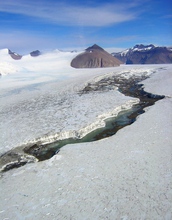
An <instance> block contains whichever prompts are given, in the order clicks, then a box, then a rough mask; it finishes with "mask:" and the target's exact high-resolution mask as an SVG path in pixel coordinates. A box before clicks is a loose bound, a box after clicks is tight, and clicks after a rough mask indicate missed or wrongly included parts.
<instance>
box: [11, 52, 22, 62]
mask: <svg viewBox="0 0 172 220" xmlns="http://www.w3.org/2000/svg"><path fill="white" fill-rule="evenodd" d="M8 53H9V55H10V56H11V57H12V58H13V59H14V60H21V58H22V56H21V55H19V54H17V53H15V52H12V51H11V50H8Z"/></svg>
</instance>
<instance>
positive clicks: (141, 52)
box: [112, 44, 172, 64]
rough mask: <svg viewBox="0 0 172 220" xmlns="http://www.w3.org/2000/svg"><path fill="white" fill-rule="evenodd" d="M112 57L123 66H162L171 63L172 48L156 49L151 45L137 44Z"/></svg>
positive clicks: (113, 54)
mask: <svg viewBox="0 0 172 220" xmlns="http://www.w3.org/2000/svg"><path fill="white" fill-rule="evenodd" d="M112 56H114V57H115V58H117V59H119V60H120V61H121V62H122V63H125V64H163V63H172V47H156V46H154V45H153V44H150V45H143V44H137V45H135V46H134V47H132V48H129V49H126V50H124V51H122V52H118V53H115V52H114V53H112Z"/></svg>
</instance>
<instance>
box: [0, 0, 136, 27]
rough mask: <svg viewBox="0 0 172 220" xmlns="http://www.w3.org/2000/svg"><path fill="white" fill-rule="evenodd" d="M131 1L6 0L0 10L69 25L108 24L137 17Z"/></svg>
mask: <svg viewBox="0 0 172 220" xmlns="http://www.w3.org/2000/svg"><path fill="white" fill-rule="evenodd" d="M135 6H136V5H135V4H133V3H127V4H104V5H98V6H94V7H93V6H82V5H75V6H72V5H71V2H69V3H68V4H64V3H52V2H51V1H47V2H46V1H33V0H30V1H24V0H23V1H22V0H15V1H14V0H6V1H3V2H0V11H2V12H10V13H15V14H22V15H26V16H31V17H35V18H39V19H43V20H46V21H49V22H52V23H56V24H61V25H69V26H73V25H76V26H80V25H81V26H95V27H96V26H97V27H101V26H109V25H112V24H116V23H121V22H124V21H130V20H132V19H135V18H136V17H137V15H136V13H135V10H133V9H134V7H135Z"/></svg>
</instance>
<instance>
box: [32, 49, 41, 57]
mask: <svg viewBox="0 0 172 220" xmlns="http://www.w3.org/2000/svg"><path fill="white" fill-rule="evenodd" d="M30 55H31V56H32V57H38V56H39V55H41V52H40V51H39V50H35V51H32V52H31V53H30Z"/></svg>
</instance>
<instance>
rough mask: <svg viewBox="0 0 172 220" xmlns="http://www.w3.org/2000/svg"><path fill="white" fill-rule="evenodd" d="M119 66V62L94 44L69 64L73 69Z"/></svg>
mask: <svg viewBox="0 0 172 220" xmlns="http://www.w3.org/2000/svg"><path fill="white" fill-rule="evenodd" d="M120 64H121V61H119V60H118V59H116V58H115V57H113V56H112V55H111V54H109V53H108V52H106V51H105V50H104V49H103V48H101V47H99V46H98V45H96V44H94V45H93V46H92V47H89V48H87V49H86V50H85V52H84V53H82V54H79V55H78V56H76V57H75V58H74V59H73V60H72V62H71V66H72V67H74V68H100V67H113V66H119V65H120Z"/></svg>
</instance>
